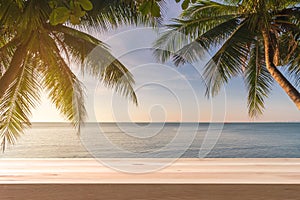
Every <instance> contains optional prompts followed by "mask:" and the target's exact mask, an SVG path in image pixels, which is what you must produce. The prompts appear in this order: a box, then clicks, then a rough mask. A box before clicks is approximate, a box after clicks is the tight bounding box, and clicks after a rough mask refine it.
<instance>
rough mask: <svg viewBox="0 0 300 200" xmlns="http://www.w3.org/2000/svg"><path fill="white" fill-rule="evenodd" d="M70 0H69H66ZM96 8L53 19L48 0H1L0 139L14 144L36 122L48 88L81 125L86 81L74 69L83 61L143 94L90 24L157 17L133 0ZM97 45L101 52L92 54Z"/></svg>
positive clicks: (113, 83) (123, 89)
mask: <svg viewBox="0 0 300 200" xmlns="http://www.w3.org/2000/svg"><path fill="white" fill-rule="evenodd" d="M66 2H69V1H66ZM92 2H93V5H94V9H93V10H91V11H88V13H87V15H85V16H82V18H81V22H80V24H79V25H77V26H74V25H72V24H70V23H69V22H66V23H63V24H58V25H55V26H53V25H51V24H50V22H49V17H50V15H51V13H52V9H51V7H50V6H49V1H48V0H1V1H0V32H1V38H0V140H1V141H0V142H1V144H2V147H3V149H4V148H5V145H6V143H10V144H13V143H14V142H15V141H16V139H17V138H18V136H19V135H20V133H22V131H23V129H24V128H26V127H28V126H29V125H30V120H29V115H30V114H31V111H32V109H33V108H34V107H35V106H36V105H37V104H38V103H39V97H40V93H41V91H42V90H46V91H47V93H48V96H49V98H50V99H51V101H52V102H53V104H54V105H55V106H56V108H57V109H58V110H59V111H60V113H61V114H62V115H63V116H65V117H66V119H67V120H69V121H71V122H72V123H73V125H74V126H76V127H79V125H80V123H81V122H82V121H83V120H84V118H85V116H86V110H85V107H84V91H83V85H82V83H81V82H80V81H79V80H78V78H77V77H76V76H75V74H73V72H72V71H71V69H70V63H73V62H75V63H77V64H82V63H83V62H84V63H85V65H82V66H83V67H82V69H81V70H82V72H84V73H88V74H90V75H92V76H93V77H95V78H96V79H98V80H100V81H101V82H102V83H103V84H104V85H106V86H107V87H109V88H114V89H115V90H116V91H117V92H119V93H120V94H122V95H124V96H125V97H129V98H130V99H131V100H132V101H133V102H134V103H137V98H136V95H135V93H134V90H133V84H134V80H133V77H132V75H131V74H130V73H129V71H128V70H127V69H126V67H125V66H124V65H123V64H122V63H121V62H120V61H118V60H117V59H116V58H115V57H114V56H113V55H112V54H110V52H109V49H108V47H107V45H106V44H104V43H103V42H102V41H100V40H98V39H97V38H95V37H92V36H91V35H89V34H87V33H85V32H84V31H82V30H83V28H85V29H87V28H90V27H93V28H97V29H98V30H107V29H110V28H114V27H117V26H119V25H122V24H139V23H151V24H153V23H155V20H153V18H149V17H141V16H140V14H139V12H138V10H137V8H136V6H134V5H133V4H132V3H131V2H130V1H129V2H127V1H122V2H121V1H118V0H113V1H111V0H110V1H92ZM95 47H97V48H96V51H97V56H98V57H97V58H93V59H92V58H88V57H87V55H88V54H89V53H90V52H91V51H92V50H93V49H95Z"/></svg>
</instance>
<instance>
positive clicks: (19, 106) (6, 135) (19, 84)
mask: <svg viewBox="0 0 300 200" xmlns="http://www.w3.org/2000/svg"><path fill="white" fill-rule="evenodd" d="M33 60H34V59H32V58H31V59H30V58H29V59H27V60H25V61H24V63H23V64H22V66H21V70H20V72H19V74H18V76H17V79H16V80H15V81H14V82H13V83H12V84H11V85H10V87H9V89H8V90H6V92H5V94H4V96H3V98H2V100H1V103H0V113H1V114H0V116H1V117H0V119H1V122H0V137H1V146H2V148H3V150H4V149H5V146H6V143H9V144H14V143H15V142H16V140H17V138H18V137H19V136H20V134H21V133H22V131H23V130H24V128H26V127H28V126H29V125H30V120H29V115H30V114H31V110H32V109H33V108H34V107H35V105H36V104H37V103H38V102H39V91H40V85H39V84H38V82H37V79H38V73H37V71H36V69H34V67H33V65H32V62H34V61H33Z"/></svg>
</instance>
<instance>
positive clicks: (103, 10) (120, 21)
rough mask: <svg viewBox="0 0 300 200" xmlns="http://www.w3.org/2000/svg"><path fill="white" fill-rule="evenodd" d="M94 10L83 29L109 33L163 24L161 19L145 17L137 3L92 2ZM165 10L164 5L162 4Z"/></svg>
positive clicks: (106, 0)
mask: <svg viewBox="0 0 300 200" xmlns="http://www.w3.org/2000/svg"><path fill="white" fill-rule="evenodd" d="M92 3H93V6H94V8H93V10H91V11H89V12H88V15H87V16H86V17H85V18H84V19H83V20H82V24H81V27H82V28H86V29H89V27H93V29H94V28H95V27H97V28H96V29H97V30H98V31H103V30H104V31H107V30H110V29H115V28H117V27H120V26H123V25H136V26H139V25H146V26H157V25H159V24H161V18H156V17H152V16H150V15H143V14H142V13H141V12H140V11H139V9H138V5H137V3H138V2H136V1H126V0H110V1H108V0H104V1H96V0H94V1H92ZM160 5H161V8H162V9H163V7H164V4H163V3H160Z"/></svg>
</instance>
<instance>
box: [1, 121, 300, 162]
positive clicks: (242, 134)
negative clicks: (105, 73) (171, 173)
mask: <svg viewBox="0 0 300 200" xmlns="http://www.w3.org/2000/svg"><path fill="white" fill-rule="evenodd" d="M201 152H202V154H201ZM199 153H200V154H199ZM93 155H94V156H98V157H116V158H118V157H186V158H198V157H199V155H200V156H206V157H211V158H273V157H280V158H285V157H287V158H288V157H292V158H296V157H297V158H300V123H229V124H224V126H222V124H211V125H209V124H206V123H200V124H195V123H184V124H179V123H167V124H160V123H151V124H126V123H122V124H114V123H103V124H87V125H86V126H85V127H83V128H82V131H81V136H78V135H77V133H76V131H75V130H74V129H73V128H72V127H71V126H69V125H68V124H59V123H35V124H33V127H32V128H31V129H28V130H26V133H25V134H24V135H23V136H22V137H21V138H20V139H19V140H18V142H17V144H16V145H14V146H10V147H8V149H7V150H6V151H5V153H3V154H1V155H0V157H5V158H88V157H93Z"/></svg>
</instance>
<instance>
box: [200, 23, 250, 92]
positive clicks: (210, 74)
mask: <svg viewBox="0 0 300 200" xmlns="http://www.w3.org/2000/svg"><path fill="white" fill-rule="evenodd" d="M253 36H254V33H251V32H249V29H248V28H247V25H246V22H244V23H242V24H241V25H239V26H238V27H237V29H236V30H235V31H234V32H233V33H231V35H230V36H229V37H228V38H227V39H226V40H225V42H224V44H222V46H221V48H220V49H219V50H218V51H217V52H216V53H215V54H214V56H213V57H212V58H211V59H210V60H209V62H208V63H207V64H206V66H205V68H204V73H203V75H204V78H205V81H206V85H207V91H206V95H208V96H210V95H212V96H215V95H216V94H218V92H219V90H220V89H221V87H222V85H223V84H225V83H227V82H228V80H229V79H230V78H232V77H234V76H236V75H238V74H240V73H241V71H242V68H243V67H244V66H245V65H246V63H247V61H248V51H249V45H250V44H251V43H252V42H253Z"/></svg>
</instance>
